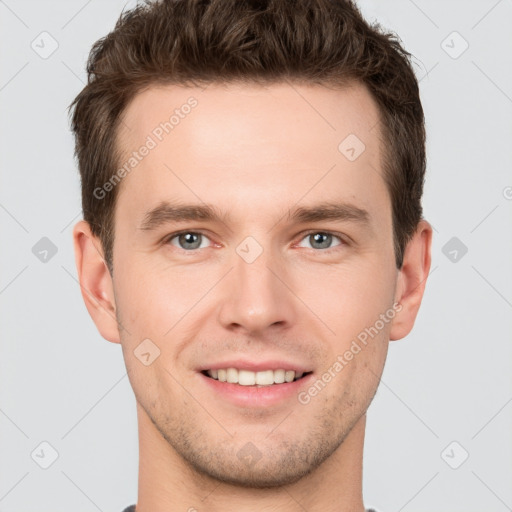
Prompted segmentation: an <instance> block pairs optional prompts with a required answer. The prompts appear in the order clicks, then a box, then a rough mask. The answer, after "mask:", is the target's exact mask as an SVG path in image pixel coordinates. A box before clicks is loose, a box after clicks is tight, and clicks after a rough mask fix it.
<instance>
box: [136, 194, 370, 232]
mask: <svg viewBox="0 0 512 512" xmlns="http://www.w3.org/2000/svg"><path fill="white" fill-rule="evenodd" d="M228 217H229V215H228V213H227V212H226V213H222V212H220V211H219V210H217V208H215V207H214V206H213V205H208V204H171V203H169V202H167V201H163V202H162V203H160V204H159V205H158V206H156V207H155V208H152V209H151V210H148V211H147V212H146V213H145V215H144V218H143V220H142V223H141V225H140V229H141V230H143V231H152V230H155V229H157V228H158V227H160V226H162V225H165V224H167V223H171V222H185V221H199V220H202V221H210V222H215V221H217V222H218V221H220V222H222V223H225V222H226V221H227V220H228ZM287 219H288V221H290V222H295V223H307V222H319V221H349V222H355V223H357V224H360V225H362V226H365V227H369V225H370V214H369V213H368V211H367V210H365V209H363V208H360V207H358V206H355V205H353V204H348V203H333V202H324V203H320V204H317V205H313V206H307V207H304V206H303V207H299V208H296V209H295V210H293V211H291V210H289V211H288V215H287Z"/></svg>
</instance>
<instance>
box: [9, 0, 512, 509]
mask: <svg viewBox="0 0 512 512" xmlns="http://www.w3.org/2000/svg"><path fill="white" fill-rule="evenodd" d="M125 5H126V6H128V7H132V6H133V5H134V2H126V1H125V0H109V1H100V0H89V1H84V0H72V1H69V0H68V1H63V0H61V1H35V0H33V1H29V0H5V1H0V24H1V25H0V38H1V39H0V52H1V55H0V58H1V68H0V69H1V74H0V105H1V116H0V130H1V138H0V141H1V150H0V158H1V180H2V181H1V187H0V219H1V226H2V232H3V234H2V242H3V243H2V251H1V254H0V258H1V261H0V302H1V308H2V316H1V319H0V322H1V326H2V330H1V333H2V338H1V345H0V350H1V353H0V511H2V512H7V511H9V512H19V511H34V510H38V511H41V512H50V511H51V512H58V511H67V512H69V511H71V510H73V511H74V512H94V511H97V510H100V511H104V512H107V511H111V512H120V511H121V510H122V508H123V507H124V506H126V505H128V504H131V503H134V502H135V501H136V497H137V464H138V454H137V451H138V446H137V430H136V417H135V401H134V397H133V393H132V390H131V388H130V385H129V382H128V378H127V376H126V373H125V369H124V363H123V360H122V355H121V349H120V346H118V345H114V344H111V343H109V342H107V341H105V340H103V339H102V338H101V337H100V335H99V334H98V332H97V331H96V328H95V327H94V325H93V323H92V321H91V320H90V318H89V316H88V314H87V311H86V309H85V306H84V305H83V302H82V298H81V295H80V290H79V286H78V284H77V281H76V271H75V265H74V256H73V252H72V241H71V232H72V226H73V224H74V223H75V222H76V221H77V220H78V219H79V218H80V215H81V211H80V199H79V179H78V172H77V170H76V164H75V162H74V160H73V154H72V153H73V141H72V138H71V135H70V133H69V128H68V120H67V112H66V108H67V106H68V105H69V103H70V102H71V101H72V99H73V98H74V96H75V95H76V94H77V93H78V92H79V91H80V90H81V88H82V87H83V85H84V81H85V73H84V64H85V60H86V57H87V54H88V51H89V49H90V47H91V45H92V44H93V42H94V41H96V40H97V39H98V38H100V37H101V36H103V35H105V34H106V33H107V32H108V31H110V30H111V29H112V28H113V25H114V22H115V20H116V19H117V17H118V15H119V14H120V12H121V9H122V8H123V6H125ZM360 5H361V8H362V10H363V12H364V14H365V15H366V16H367V17H368V18H369V19H372V20H373V19H376V20H378V21H379V22H380V23H381V24H382V25H384V26H385V27H386V28H389V29H392V30H395V31H396V32H397V33H398V34H399V35H400V37H401V38H402V40H403V42H404V45H405V47H406V48H407V49H408V50H409V51H410V52H412V53H413V55H414V56H415V59H416V62H417V68H416V69H417V74H418V77H419V78H420V79H421V82H420V85H421V93H422V99H423V104H424V108H425V113H426V117H427V129H428V158H429V161H428V177H427V182H426V188H425V199H424V209H425V215H426V218H427V219H428V220H430V221H431V223H432V224H433V226H434V228H435V233H434V235H435V236H434V241H433V263H432V273H431V276H430V278H429V281H428V285H427V289H426V294H425V298H424V301H423V305H422V308H421V310H420V313H419V317H418V319H417V322H416V325H415V328H414V330H413V332H412V333H411V334H410V335H409V336H408V337H407V338H406V339H404V340H401V341H395V342H392V344H391V346H390V352H389V357H388V361H387V366H386V369H385V371H384V375H383V378H382V383H381V386H380V388H379V391H378V393H377V395H376V398H375V400H374V402H373V404H372V406H371V408H370V411H369V413H368V427H367V438H366V444H365V460H364V496H365V502H366V505H367V506H374V507H376V508H377V509H378V510H379V511H381V512H399V511H404V512H409V511H411V512H412V511H418V512H421V511H425V512H427V511H428V512H432V511H451V512H481V511H484V510H485V511H486V512H493V511H496V512H502V511H506V510H512V428H511V427H512V403H511V402H512V344H511V332H512V325H511V324H512V314H511V313H512V270H511V269H512V258H511V256H512V172H511V164H512V149H511V147H512V144H511V141H512V69H511V58H510V55H511V49H512V45H511V42H512V31H511V29H510V27H511V23H512V1H511V0H500V1H496V0H480V1H463V0H459V1H453V0H451V1H441V0H437V1H427V0H415V1H413V0H364V1H361V2H360ZM43 31H46V32H48V33H49V34H51V38H53V39H54V40H55V41H57V43H58V48H57V49H56V51H55V52H54V53H53V54H52V55H50V56H48V58H42V57H41V56H40V54H38V53H36V51H34V50H33V49H32V47H31V44H32V42H33V41H34V43H33V46H35V47H36V48H37V49H38V51H39V52H40V53H42V52H44V51H46V52H48V51H49V50H50V49H51V45H52V44H54V43H52V40H51V39H50V38H49V36H47V35H42V36H41V35H40V34H41V32H43ZM454 31H456V32H457V33H458V34H459V35H457V34H455V35H454V34H452V33H453V32H454ZM443 41H444V43H443ZM464 41H467V43H468V44H469V47H468V49H467V50H466V51H465V52H464V53H462V54H460V55H459V53H460V51H461V50H462V49H463V48H464V44H465V43H464ZM36 45H37V46H36ZM44 56H46V55H44ZM454 57H457V58H454ZM42 237H48V238H49V239H50V240H51V241H52V242H53V244H55V246H56V247H57V250H58V251H57V253H56V254H55V255H54V256H52V257H50V256H51V253H50V254H49V255H48V257H47V259H48V261H46V262H43V261H40V259H38V257H36V255H35V254H34V253H33V252H32V248H33V247H34V245H35V244H36V243H37V242H38V241H39V240H40V239H41V238H42ZM452 237H457V239H458V241H455V242H453V241H452V242H451V243H456V244H458V245H459V248H458V249H457V247H456V246H454V247H455V250H458V253H457V259H456V261H452V260H453V258H454V256H455V253H453V252H452V253H451V254H450V251H453V250H454V247H452V246H451V245H448V246H447V247H446V248H445V249H444V252H443V248H444V247H445V246H446V244H447V243H448V242H449V241H450V240H451V239H452ZM461 244H464V245H465V246H466V247H467V249H468V250H467V254H465V255H462V252H461V251H460V246H461ZM36 252H37V251H36ZM445 253H446V255H445ZM40 257H42V255H40ZM453 441H455V442H456V444H451V443H452V442H453ZM42 442H47V443H49V444H50V445H51V446H52V447H53V449H54V450H56V452H58V458H57V459H56V460H55V462H53V464H52V465H51V466H50V467H49V468H48V469H42V468H41V467H40V464H44V463H45V462H46V463H49V462H51V456H52V454H51V449H50V448H48V446H47V445H42V446H40V443H42ZM449 445H450V446H449ZM448 446H449V448H448V449H447V450H445V449H446V448H447V447H448ZM41 450H42V451H41ZM466 452H467V453H468V454H469V457H468V459H467V460H466V461H465V462H464V463H463V464H462V465H460V466H459V467H458V469H453V468H452V467H450V465H449V464H451V465H452V466H457V465H459V464H460V463H461V461H462V460H463V457H464V456H465V453H466ZM31 454H33V458H32V456H31ZM443 454H444V455H443ZM43 455H44V456H43ZM36 461H37V462H36ZM201 510H202V509H201ZM205 510H206V508H205Z"/></svg>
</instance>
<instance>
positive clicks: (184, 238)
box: [180, 233, 201, 249]
mask: <svg viewBox="0 0 512 512" xmlns="http://www.w3.org/2000/svg"><path fill="white" fill-rule="evenodd" d="M194 239H195V240H194ZM198 240H199V236H198V234H195V233H184V234H182V235H180V243H182V245H185V247H184V249H197V247H199V245H201V244H198ZM187 244H189V245H187ZM190 244H192V247H191V246H190Z"/></svg>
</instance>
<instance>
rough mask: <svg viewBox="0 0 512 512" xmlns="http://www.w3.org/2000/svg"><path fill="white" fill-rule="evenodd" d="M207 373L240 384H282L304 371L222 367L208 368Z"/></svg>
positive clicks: (300, 375)
mask: <svg viewBox="0 0 512 512" xmlns="http://www.w3.org/2000/svg"><path fill="white" fill-rule="evenodd" d="M207 373H208V375H209V376H210V377H212V378H213V379H217V380H219V381H220V382H229V383H231V384H240V385H241V386H254V385H259V386H270V385H272V384H283V383H284V382H293V381H294V380H296V379H300V378H301V377H302V376H303V375H304V372H295V371H294V370H264V371H261V372H251V371H249V370H238V369H236V368H223V369H220V370H208V371H207Z"/></svg>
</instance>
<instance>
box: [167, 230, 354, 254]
mask: <svg viewBox="0 0 512 512" xmlns="http://www.w3.org/2000/svg"><path fill="white" fill-rule="evenodd" d="M317 233H321V234H323V235H332V236H333V237H335V238H337V239H338V240H339V241H340V244H339V245H335V246H334V247H329V248H328V249H313V248H312V249H311V250H312V251H315V252H318V253H331V252H332V251H334V250H336V249H340V248H342V247H344V246H347V245H349V242H348V241H347V239H346V238H347V237H346V235H343V234H342V233H337V232H334V231H324V230H319V229H313V230H310V231H307V232H305V233H301V238H300V240H299V242H301V241H302V240H304V239H305V238H306V237H307V236H309V235H314V234H317ZM184 234H194V235H202V236H204V237H206V238H208V239H209V237H208V235H207V234H206V233H204V232H202V231H200V230H199V231H192V230H190V229H185V230H182V231H176V232H174V233H171V234H170V235H167V236H166V237H165V238H164V239H163V240H162V242H161V244H162V245H170V242H171V240H173V239H174V238H177V237H179V236H180V235H184ZM176 249H178V250H181V251H182V252H186V253H191V254H193V253H195V252H196V251H198V250H200V249H190V250H185V249H181V248H180V247H176ZM306 249H309V248H308V247H306Z"/></svg>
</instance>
